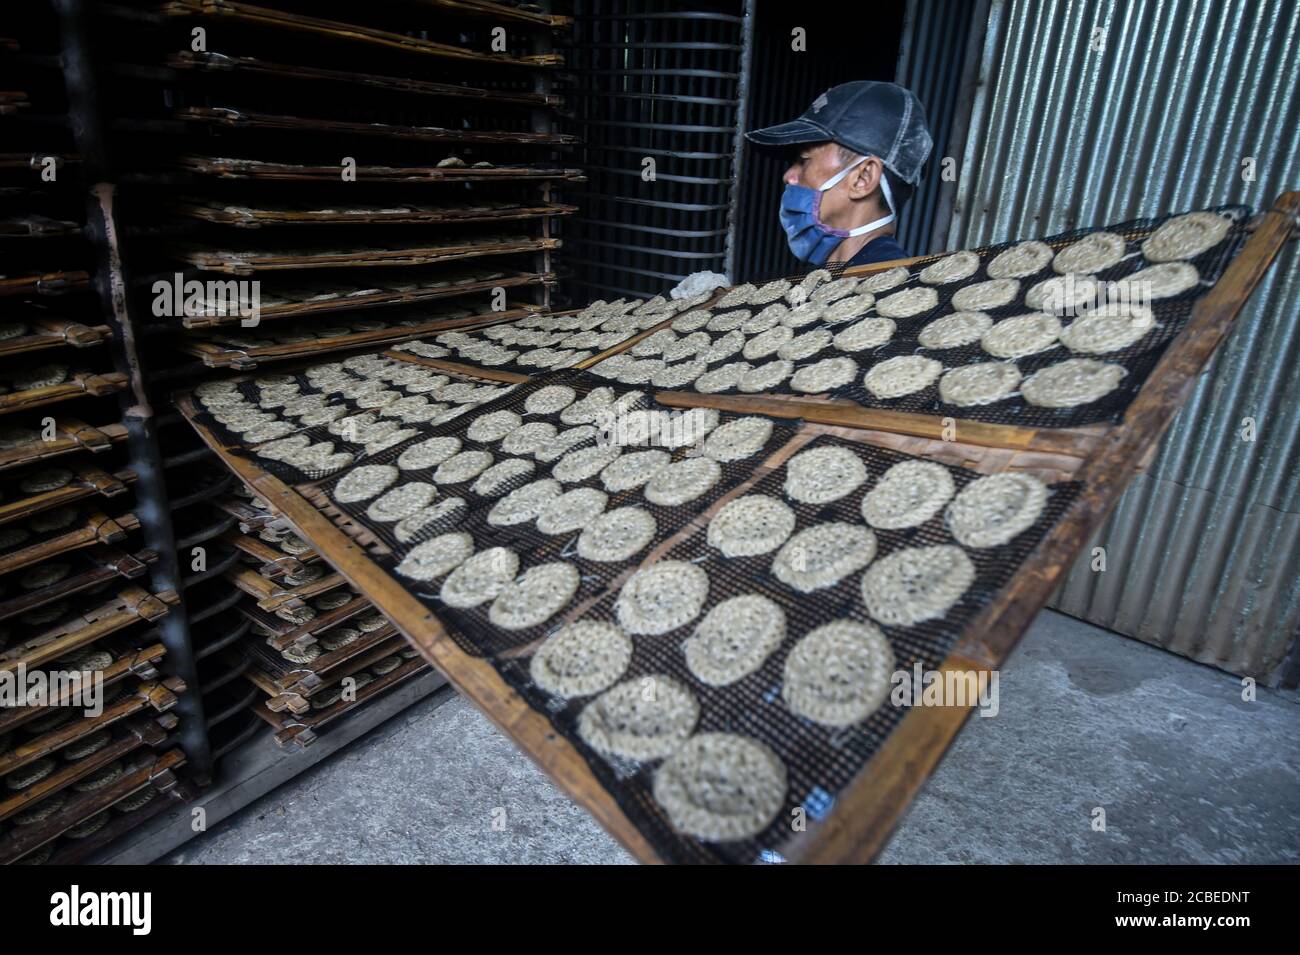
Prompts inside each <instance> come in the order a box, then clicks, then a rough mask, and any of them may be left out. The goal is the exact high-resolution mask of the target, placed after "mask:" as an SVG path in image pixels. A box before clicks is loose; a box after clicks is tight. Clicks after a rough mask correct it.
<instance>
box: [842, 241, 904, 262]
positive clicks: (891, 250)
mask: <svg viewBox="0 0 1300 955" xmlns="http://www.w3.org/2000/svg"><path fill="white" fill-rule="evenodd" d="M907 257H908V255H907V253H906V252H904V251H903V247H902V246H901V245H899V244H898V243H897V242H895V241H894V237H893V236H892V235H880V236H876V238H874V239H872V240H871V241H870V242H868V243H867V244H866V245H864V246H863V247H862V248H860V249H858V254H857V255H855V256H853V258H851V259H849V260H848V261H847V262H845V263H844V265H845V267H846V268H847V267H848V266H851V265H870V264H871V263H872V262H889V261H891V260H893V259H905V258H907Z"/></svg>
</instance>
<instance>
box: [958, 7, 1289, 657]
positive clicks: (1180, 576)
mask: <svg viewBox="0 0 1300 955" xmlns="http://www.w3.org/2000/svg"><path fill="white" fill-rule="evenodd" d="M1097 46H1100V47H1101V49H1096V48H1095V47H1097ZM1298 63H1300V3H1296V2H1291V0H1288V2H1271V3H1245V2H1227V0H1219V2H1177V3H1173V2H1160V0H1128V2H1123V3H1113V2H1040V0H994V2H993V3H992V6H991V10H990V16H989V24H988V31H987V36H986V41H985V45H984V50H983V55H982V62H981V64H980V71H981V77H980V79H981V85H980V87H979V92H978V94H977V96H976V99H975V103H974V106H973V110H972V114H971V133H970V138H969V140H968V142H967V148H966V152H965V156H964V160H963V163H962V168H961V173H960V179H959V187H958V194H957V203H956V209H955V212H954V217H953V221H952V226H951V229H950V233H949V247H950V248H961V247H963V246H969V245H977V244H980V243H985V242H992V241H1000V240H1004V239H1010V238H1015V237H1018V236H1033V235H1041V234H1045V233H1050V232H1055V231H1059V230H1063V229H1069V228H1073V227H1075V226H1087V225H1094V224H1102V223H1107V222H1113V221H1119V220H1124V219H1129V218H1133V217H1136V216H1147V215H1156V214H1160V213H1164V212H1168V211H1172V210H1180V209H1188V208H1193V207H1200V206H1206V205H1212V204H1217V203H1228V202H1246V203H1248V204H1250V205H1252V206H1254V207H1256V208H1257V209H1259V208H1261V207H1267V206H1268V205H1269V204H1270V203H1271V201H1272V199H1273V197H1274V196H1276V194H1277V193H1279V192H1282V191H1284V190H1286V189H1295V188H1300V68H1298V67H1297V64H1298ZM1250 160H1253V163H1251V162H1249V161H1250ZM1252 166H1253V172H1254V177H1255V178H1254V181H1253V182H1252V181H1245V180H1244V179H1243V171H1247V170H1248V169H1249V168H1251V167H1252ZM1298 259H1300V249H1298V248H1297V244H1292V245H1290V246H1289V247H1288V248H1287V250H1286V251H1285V252H1284V253H1283V255H1282V256H1281V257H1280V259H1279V261H1278V262H1277V263H1276V264H1275V266H1274V267H1273V269H1272V270H1271V271H1270V273H1269V275H1268V277H1267V279H1266V280H1265V282H1264V284H1263V285H1262V286H1261V287H1260V288H1259V289H1258V290H1257V291H1256V293H1255V295H1254V297H1253V298H1252V300H1251V303H1250V305H1249V306H1248V307H1247V309H1246V310H1245V311H1244V312H1243V313H1242V315H1241V316H1240V317H1239V318H1238V320H1237V327H1236V328H1235V330H1234V331H1233V333H1232V335H1231V336H1230V338H1229V339H1228V341H1227V342H1226V343H1225V345H1224V347H1223V348H1222V349H1221V351H1220V353H1219V355H1218V356H1217V358H1216V361H1215V363H1214V365H1213V366H1212V367H1211V369H1210V371H1209V373H1208V374H1207V375H1205V376H1203V377H1202V379H1201V381H1200V382H1199V384H1198V386H1197V388H1196V391H1195V393H1194V395H1193V396H1192V398H1191V400H1190V401H1189V402H1188V404H1187V405H1186V406H1185V407H1184V408H1183V410H1182V411H1181V413H1180V414H1179V416H1178V418H1177V419H1176V420H1175V422H1174V424H1173V426H1172V428H1171V430H1170V433H1169V434H1168V435H1167V436H1166V438H1165V441H1164V444H1163V446H1162V448H1161V451H1160V453H1159V456H1158V458H1157V459H1156V461H1155V462H1154V464H1153V466H1152V467H1151V468H1150V469H1149V471H1148V472H1147V474H1146V475H1145V476H1143V477H1141V478H1139V479H1138V480H1137V481H1136V482H1135V484H1134V485H1133V486H1132V487H1131V488H1130V489H1129V491H1128V493H1126V494H1125V496H1124V498H1123V500H1122V501H1121V503H1120V506H1119V508H1118V509H1117V511H1116V513H1115V515H1114V517H1113V518H1112V519H1111V521H1110V522H1109V524H1107V526H1106V527H1105V528H1104V529H1103V530H1102V531H1101V532H1100V533H1099V534H1098V535H1097V537H1096V540H1095V541H1094V542H1093V544H1090V545H1089V550H1091V547H1092V546H1094V545H1103V546H1105V548H1106V551H1107V569H1106V571H1105V572H1104V573H1094V572H1093V571H1092V570H1091V569H1090V568H1089V566H1088V564H1087V562H1086V561H1080V563H1079V565H1078V566H1076V567H1075V569H1074V571H1073V572H1072V573H1071V574H1070V576H1069V578H1068V580H1067V581H1066V582H1065V584H1064V585H1063V587H1062V588H1061V590H1060V592H1059V593H1058V594H1057V596H1056V599H1055V606H1056V607H1057V608H1059V609H1061V610H1063V611H1065V612H1067V613H1070V614H1074V615H1076V616H1079V617H1083V618H1085V619H1087V620H1090V621H1092V622H1094V623H1097V624H1099V625H1101V626H1104V627H1108V628H1110V629H1112V630H1117V631H1119V632H1121V633H1125V634H1130V635H1132V636H1135V637H1138V638H1139V639H1142V640H1144V641H1147V642H1149V643H1154V644H1158V645H1160V646H1163V647H1166V648H1168V649H1171V650H1174V651H1175V652H1178V653H1181V654H1184V655H1186V656H1189V657H1192V658H1193V659H1196V660H1200V661H1202V662H1205V663H1209V664H1213V665H1214V666H1218V667H1222V668H1224V669H1227V670H1230V671H1232V672H1234V673H1241V674H1249V675H1251V676H1254V677H1256V678H1259V679H1262V680H1267V681H1270V682H1278V681H1279V680H1280V679H1281V677H1282V673H1283V667H1284V664H1285V661H1286V656H1287V653H1288V647H1290V646H1291V645H1292V644H1293V643H1294V641H1295V636H1296V631H1297V627H1298V626H1300V465H1298V464H1297V462H1300V261H1298ZM1245 418H1253V419H1254V420H1255V422H1257V427H1258V433H1257V436H1256V438H1255V440H1254V441H1253V442H1249V441H1245V440H1243V439H1242V436H1241V430H1242V426H1243V425H1242V422H1243V419H1245Z"/></svg>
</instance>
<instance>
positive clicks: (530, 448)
mask: <svg viewBox="0 0 1300 955" xmlns="http://www.w3.org/2000/svg"><path fill="white" fill-rule="evenodd" d="M555 434H556V429H555V425H553V424H551V423H550V422H549V421H530V422H528V423H527V424H524V425H520V426H519V427H518V428H516V429H515V430H514V431H511V432H510V433H509V434H508V435H506V436H505V437H504V438H502V439H501V450H502V451H504V452H505V453H506V454H534V453H536V452H537V451H538V449H540V448H543V447H546V446H547V445H549V444H550V443H551V442H552V441H553V440H554V439H555Z"/></svg>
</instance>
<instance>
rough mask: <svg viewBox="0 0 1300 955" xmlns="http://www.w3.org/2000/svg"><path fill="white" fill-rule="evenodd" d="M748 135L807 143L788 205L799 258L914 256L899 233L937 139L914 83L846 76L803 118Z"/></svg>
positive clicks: (816, 261)
mask: <svg viewBox="0 0 1300 955" xmlns="http://www.w3.org/2000/svg"><path fill="white" fill-rule="evenodd" d="M745 136H746V137H747V138H748V139H749V140H750V141H751V142H754V143H756V144H758V145H760V146H775V147H782V148H785V149H789V148H790V147H796V148H797V155H796V157H795V158H794V161H793V162H792V163H791V165H790V168H789V169H787V170H786V171H785V177H784V178H785V192H784V193H783V194H782V196H781V211H780V218H781V226H782V228H784V229H785V235H786V241H787V242H788V243H789V245H790V251H791V252H793V253H794V256H795V258H797V259H799V260H800V261H802V262H807V263H809V264H810V265H812V266H814V267H818V266H823V265H827V264H835V263H839V262H843V263H845V264H846V265H865V264H867V263H870V262H887V261H889V260H891V259H902V258H906V257H907V253H906V252H904V251H903V247H902V246H900V245H899V244H898V242H897V240H895V238H894V233H895V230H896V228H897V225H898V216H899V213H900V212H901V211H902V209H903V207H904V206H905V205H906V204H907V200H908V199H910V198H911V196H912V190H913V189H914V188H915V187H916V185H917V184H918V183H919V182H920V179H921V167H922V166H924V165H925V161H926V159H927V158H929V155H930V147H931V145H932V140H931V139H930V131H929V129H928V128H927V127H926V122H925V110H924V108H922V106H921V102H920V100H918V99H917V98H916V95H915V94H914V93H913V92H912V91H911V90H908V89H904V88H903V87H901V86H899V85H898V84H896V83H882V82H877V81H875V80H858V81H855V82H852V83H842V84H840V85H839V86H836V87H833V88H832V89H829V90H827V91H826V92H825V93H823V94H821V95H820V96H818V97H817V99H816V100H814V101H813V104H812V105H811V106H810V107H808V109H807V110H806V111H805V112H804V114H803V115H802V116H800V117H799V118H798V119H794V120H791V121H790V122H788V123H781V124H780V125H777V126H768V127H767V128H766V129H756V130H754V131H752V132H749V133H746V134H745Z"/></svg>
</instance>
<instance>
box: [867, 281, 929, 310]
mask: <svg viewBox="0 0 1300 955" xmlns="http://www.w3.org/2000/svg"><path fill="white" fill-rule="evenodd" d="M938 304H939V295H938V293H937V292H935V290H934V289H932V288H930V287H928V286H918V287H914V288H908V289H903V290H902V291H901V292H894V293H892V294H890V295H886V296H885V297H884V298H882V299H880V300H879V301H877V302H876V314H878V315H880V316H882V317H884V318H910V317H912V316H913V315H920V314H921V313H922V312H928V311H930V309H932V308H934V307H935V306H936V305H938Z"/></svg>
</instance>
